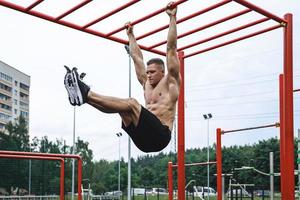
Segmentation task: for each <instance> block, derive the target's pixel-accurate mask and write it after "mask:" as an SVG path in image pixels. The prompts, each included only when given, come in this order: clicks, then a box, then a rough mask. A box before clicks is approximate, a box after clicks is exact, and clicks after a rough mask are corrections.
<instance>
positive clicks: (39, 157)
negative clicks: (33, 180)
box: [0, 154, 65, 200]
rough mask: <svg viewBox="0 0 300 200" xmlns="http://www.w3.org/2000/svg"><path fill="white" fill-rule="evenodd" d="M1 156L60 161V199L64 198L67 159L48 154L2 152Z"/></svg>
mask: <svg viewBox="0 0 300 200" xmlns="http://www.w3.org/2000/svg"><path fill="white" fill-rule="evenodd" d="M0 158H12V159H34V160H55V161H60V189H59V193H60V194H59V196H60V200H64V191H65V188H64V187H65V185H64V184H65V182H64V180H65V171H64V168H65V161H64V159H62V158H54V157H47V156H29V155H12V154H0Z"/></svg>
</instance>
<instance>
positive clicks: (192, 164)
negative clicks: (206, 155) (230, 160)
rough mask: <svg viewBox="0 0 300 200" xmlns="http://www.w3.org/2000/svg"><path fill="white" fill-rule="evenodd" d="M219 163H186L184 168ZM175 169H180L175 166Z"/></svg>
mask: <svg viewBox="0 0 300 200" xmlns="http://www.w3.org/2000/svg"><path fill="white" fill-rule="evenodd" d="M216 163H217V162H215V161H211V162H200V163H186V164H185V165H184V166H185V167H190V166H199V165H212V164H216ZM172 167H173V168H176V167H178V165H176V164H175V165H173V166H172Z"/></svg>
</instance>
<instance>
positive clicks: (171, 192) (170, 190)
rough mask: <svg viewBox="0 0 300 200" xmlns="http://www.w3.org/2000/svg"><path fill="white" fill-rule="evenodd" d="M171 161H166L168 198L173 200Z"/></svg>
mask: <svg viewBox="0 0 300 200" xmlns="http://www.w3.org/2000/svg"><path fill="white" fill-rule="evenodd" d="M172 165H173V164H172V162H169V163H168V180H169V181H168V186H169V200H173V171H172Z"/></svg>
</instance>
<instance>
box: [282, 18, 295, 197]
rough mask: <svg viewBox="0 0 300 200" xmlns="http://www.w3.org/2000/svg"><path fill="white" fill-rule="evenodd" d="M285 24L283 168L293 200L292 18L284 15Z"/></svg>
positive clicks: (288, 191) (289, 194) (286, 185)
mask: <svg viewBox="0 0 300 200" xmlns="http://www.w3.org/2000/svg"><path fill="white" fill-rule="evenodd" d="M284 19H285V20H286V21H287V24H286V26H285V28H284V69H283V71H284V74H283V75H284V79H283V81H284V84H283V86H284V97H283V99H284V118H285V119H284V122H285V125H284V129H285V130H284V134H285V145H284V147H285V151H284V152H285V157H284V159H285V168H284V171H283V172H282V173H285V174H286V182H285V183H284V187H285V189H286V199H288V200H294V199H295V178H294V113H293V16H292V14H286V15H285V16H284Z"/></svg>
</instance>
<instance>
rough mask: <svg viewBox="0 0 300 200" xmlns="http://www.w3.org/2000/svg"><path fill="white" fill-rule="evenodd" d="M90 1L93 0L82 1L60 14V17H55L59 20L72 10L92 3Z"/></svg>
mask: <svg viewBox="0 0 300 200" xmlns="http://www.w3.org/2000/svg"><path fill="white" fill-rule="evenodd" d="M90 2H92V0H85V1H83V2H81V3H80V4H78V5H76V6H74V7H73V8H71V9H69V10H67V11H66V12H64V13H63V14H61V15H59V16H58V17H56V18H55V21H58V20H60V19H62V18H64V17H65V16H67V15H69V14H71V13H72V12H74V11H76V10H78V9H79V8H81V7H83V6H85V5H86V4H88V3H90Z"/></svg>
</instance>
